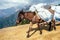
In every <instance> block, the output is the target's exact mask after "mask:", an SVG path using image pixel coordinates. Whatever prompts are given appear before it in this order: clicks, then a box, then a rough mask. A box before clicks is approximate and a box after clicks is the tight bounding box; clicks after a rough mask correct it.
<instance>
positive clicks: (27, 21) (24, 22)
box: [20, 19, 29, 25]
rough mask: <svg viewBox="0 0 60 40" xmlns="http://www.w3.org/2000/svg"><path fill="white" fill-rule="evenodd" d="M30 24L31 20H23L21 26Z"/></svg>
mask: <svg viewBox="0 0 60 40" xmlns="http://www.w3.org/2000/svg"><path fill="white" fill-rule="evenodd" d="M28 23H29V20H26V19H23V20H22V22H21V23H20V24H21V25H23V24H28Z"/></svg>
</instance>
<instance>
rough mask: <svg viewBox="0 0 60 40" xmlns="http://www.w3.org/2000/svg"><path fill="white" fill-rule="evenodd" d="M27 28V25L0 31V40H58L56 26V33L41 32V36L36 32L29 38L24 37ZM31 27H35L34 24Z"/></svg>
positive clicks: (59, 28)
mask: <svg viewBox="0 0 60 40" xmlns="http://www.w3.org/2000/svg"><path fill="white" fill-rule="evenodd" d="M28 27H29V24H26V25H19V26H14V27H8V28H3V29H0V40H60V26H56V27H57V30H56V31H54V30H52V31H47V30H43V34H42V35H40V34H39V31H36V32H35V33H34V34H33V35H32V36H31V37H30V38H27V37H26V36H27V33H26V32H27V30H28ZM33 27H37V26H36V24H35V25H33ZM31 33H33V31H32V32H31ZM31 33H30V34H31Z"/></svg>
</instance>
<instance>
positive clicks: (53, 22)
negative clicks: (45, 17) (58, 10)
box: [52, 20, 56, 30]
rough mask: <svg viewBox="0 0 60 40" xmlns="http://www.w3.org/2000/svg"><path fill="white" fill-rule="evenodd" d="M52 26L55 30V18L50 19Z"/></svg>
mask: <svg viewBox="0 0 60 40" xmlns="http://www.w3.org/2000/svg"><path fill="white" fill-rule="evenodd" d="M52 27H53V29H54V30H56V27H55V20H53V21H52Z"/></svg>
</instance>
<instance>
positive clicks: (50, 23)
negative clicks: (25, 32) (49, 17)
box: [48, 22, 52, 31]
mask: <svg viewBox="0 0 60 40" xmlns="http://www.w3.org/2000/svg"><path fill="white" fill-rule="evenodd" d="M51 25H52V22H49V29H48V30H49V31H51V27H52V26H51Z"/></svg>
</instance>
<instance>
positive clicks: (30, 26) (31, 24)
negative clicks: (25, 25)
mask: <svg viewBox="0 0 60 40" xmlns="http://www.w3.org/2000/svg"><path fill="white" fill-rule="evenodd" d="M32 26H33V23H32V22H30V25H29V30H28V32H27V33H28V35H27V37H29V33H30V31H31V30H32Z"/></svg>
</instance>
